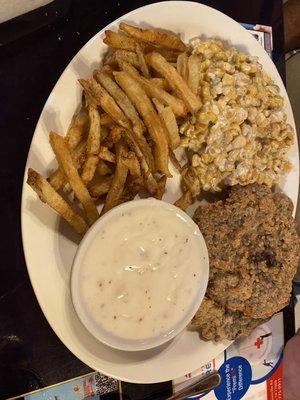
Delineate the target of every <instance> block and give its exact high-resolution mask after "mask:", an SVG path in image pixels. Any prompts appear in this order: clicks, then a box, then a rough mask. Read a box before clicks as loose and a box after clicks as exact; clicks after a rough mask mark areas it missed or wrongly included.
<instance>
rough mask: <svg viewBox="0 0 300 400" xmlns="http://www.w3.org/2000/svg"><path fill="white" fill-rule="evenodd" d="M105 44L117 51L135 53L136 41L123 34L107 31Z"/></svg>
mask: <svg viewBox="0 0 300 400" xmlns="http://www.w3.org/2000/svg"><path fill="white" fill-rule="evenodd" d="M103 43H105V44H106V45H107V46H110V47H114V48H115V49H122V50H129V51H135V43H136V42H135V40H134V39H132V38H131V37H130V36H127V35H124V33H121V32H114V31H110V30H107V31H105V38H104V39H103Z"/></svg>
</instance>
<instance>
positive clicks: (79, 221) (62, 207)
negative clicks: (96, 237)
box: [27, 168, 88, 235]
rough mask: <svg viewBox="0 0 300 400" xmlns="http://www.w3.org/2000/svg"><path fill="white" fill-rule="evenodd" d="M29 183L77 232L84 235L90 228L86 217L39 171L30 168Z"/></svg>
mask: <svg viewBox="0 0 300 400" xmlns="http://www.w3.org/2000/svg"><path fill="white" fill-rule="evenodd" d="M27 183H28V185H30V186H31V187H32V189H33V190H34V191H35V192H36V193H37V194H38V196H39V198H40V199H41V200H42V201H43V202H44V203H47V204H48V205H49V206H50V207H51V208H53V210H55V211H56V212H57V213H58V214H59V215H61V216H62V218H64V219H65V220H66V221H67V222H68V223H69V224H70V225H71V226H72V227H73V228H74V229H75V231H76V232H78V233H80V234H81V235H83V234H84V233H85V232H86V231H87V230H88V225H87V223H86V222H85V221H84V219H83V218H82V217H81V216H80V215H78V214H76V213H75V211H74V210H73V209H72V207H71V206H70V205H69V204H68V203H67V202H66V201H65V200H64V199H63V198H62V197H61V196H60V195H59V194H58V193H57V192H56V191H55V190H54V189H53V187H52V186H51V185H50V184H49V183H48V182H47V181H46V179H45V178H43V177H42V176H41V175H40V174H39V173H38V172H36V171H34V170H33V169H31V168H29V170H28V178H27Z"/></svg>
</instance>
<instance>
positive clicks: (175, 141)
mask: <svg viewBox="0 0 300 400" xmlns="http://www.w3.org/2000/svg"><path fill="white" fill-rule="evenodd" d="M153 102H154V104H155V107H156V109H157V111H158V115H159V116H160V118H161V120H162V122H163V124H164V126H165V128H166V132H167V137H168V143H169V146H170V148H171V149H176V148H177V147H178V146H179V144H180V136H179V133H178V125H177V121H176V117H175V115H174V113H173V111H172V108H171V107H169V106H167V107H164V106H163V105H162V104H161V103H160V102H159V101H158V100H157V99H153Z"/></svg>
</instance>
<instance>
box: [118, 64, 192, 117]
mask: <svg viewBox="0 0 300 400" xmlns="http://www.w3.org/2000/svg"><path fill="white" fill-rule="evenodd" d="M119 66H120V68H121V69H122V70H123V71H125V72H127V73H129V74H130V75H131V76H133V77H134V78H135V79H136V80H137V81H138V82H139V83H140V84H141V85H142V87H143V89H144V90H145V92H146V93H147V95H148V96H149V97H154V98H156V99H158V100H160V101H161V102H162V103H163V104H164V105H168V106H170V107H171V108H172V110H173V112H174V114H175V115H176V116H177V117H184V116H185V115H186V114H187V109H186V107H185V104H184V103H183V101H182V100H181V99H178V98H177V97H175V96H172V95H171V94H170V93H168V92H166V91H165V90H163V89H161V88H160V87H158V86H156V85H153V84H152V82H151V80H148V79H146V78H144V77H142V76H141V75H140V74H139V73H138V72H137V71H136V69H135V68H133V67H132V66H131V65H130V64H128V63H125V62H121V63H119Z"/></svg>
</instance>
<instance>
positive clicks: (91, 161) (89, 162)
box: [81, 154, 99, 185]
mask: <svg viewBox="0 0 300 400" xmlns="http://www.w3.org/2000/svg"><path fill="white" fill-rule="evenodd" d="M98 162H99V157H98V156H96V155H95V154H91V155H89V156H88V158H87V159H86V160H85V163H84V169H83V171H82V173H81V179H82V182H83V183H84V184H85V185H87V184H88V183H89V182H90V181H91V180H92V179H93V176H94V174H95V171H96V168H97V165H98Z"/></svg>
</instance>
